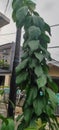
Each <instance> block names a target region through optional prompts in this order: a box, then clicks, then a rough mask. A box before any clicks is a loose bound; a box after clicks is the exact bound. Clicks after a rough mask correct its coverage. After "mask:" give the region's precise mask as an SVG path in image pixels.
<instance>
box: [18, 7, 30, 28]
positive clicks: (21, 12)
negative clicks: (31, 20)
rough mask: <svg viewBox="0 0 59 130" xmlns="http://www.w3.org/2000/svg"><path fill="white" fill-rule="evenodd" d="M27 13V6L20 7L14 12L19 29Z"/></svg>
mask: <svg viewBox="0 0 59 130" xmlns="http://www.w3.org/2000/svg"><path fill="white" fill-rule="evenodd" d="M27 13H28V7H27V6H23V7H21V8H20V9H18V11H17V12H16V18H17V21H19V27H22V26H23V23H24V20H25V17H26V15H27Z"/></svg>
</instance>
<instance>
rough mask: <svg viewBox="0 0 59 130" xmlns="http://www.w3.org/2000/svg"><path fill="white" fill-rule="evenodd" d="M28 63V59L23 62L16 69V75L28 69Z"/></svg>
mask: <svg viewBox="0 0 59 130" xmlns="http://www.w3.org/2000/svg"><path fill="white" fill-rule="evenodd" d="M27 62H28V60H27V59H25V60H23V61H21V63H20V64H19V65H18V66H17V67H16V74H19V72H20V71H21V70H22V69H24V68H25V67H26V65H27Z"/></svg>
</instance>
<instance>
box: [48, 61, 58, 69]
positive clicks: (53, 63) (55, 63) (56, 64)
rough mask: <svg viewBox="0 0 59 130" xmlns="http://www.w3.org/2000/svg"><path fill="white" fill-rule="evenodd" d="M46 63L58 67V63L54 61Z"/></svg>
mask: <svg viewBox="0 0 59 130" xmlns="http://www.w3.org/2000/svg"><path fill="white" fill-rule="evenodd" d="M47 63H48V64H52V65H55V66H57V67H59V61H56V60H54V59H52V60H51V61H48V62H47Z"/></svg>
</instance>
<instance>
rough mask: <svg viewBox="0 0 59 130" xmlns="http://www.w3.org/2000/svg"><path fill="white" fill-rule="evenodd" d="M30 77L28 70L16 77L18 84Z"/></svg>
mask: <svg viewBox="0 0 59 130" xmlns="http://www.w3.org/2000/svg"><path fill="white" fill-rule="evenodd" d="M27 77H28V73H26V72H22V73H20V74H19V75H18V76H17V77H16V84H18V85H19V84H21V83H22V82H24V81H25V80H26V79H27Z"/></svg>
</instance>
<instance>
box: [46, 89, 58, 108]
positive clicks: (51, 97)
mask: <svg viewBox="0 0 59 130" xmlns="http://www.w3.org/2000/svg"><path fill="white" fill-rule="evenodd" d="M46 91H47V93H48V95H49V100H50V102H51V105H52V107H53V108H54V109H55V107H56V105H57V97H56V94H55V93H54V92H53V91H52V90H51V89H50V88H46Z"/></svg>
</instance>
